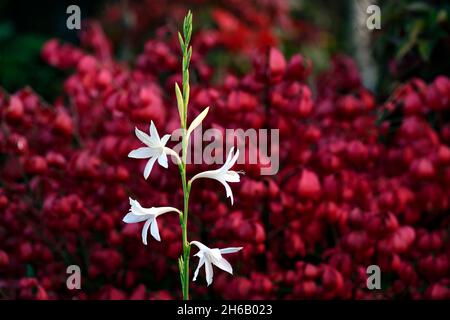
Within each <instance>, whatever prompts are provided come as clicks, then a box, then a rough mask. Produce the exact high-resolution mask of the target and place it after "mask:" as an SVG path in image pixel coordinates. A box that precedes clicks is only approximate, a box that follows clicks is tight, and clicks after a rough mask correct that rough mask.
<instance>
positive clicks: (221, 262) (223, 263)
mask: <svg viewBox="0 0 450 320" xmlns="http://www.w3.org/2000/svg"><path fill="white" fill-rule="evenodd" d="M214 264H215V265H216V266H217V267H218V268H220V269H222V270H223V271H226V272H228V273H231V274H233V268H232V267H231V264H230V263H229V262H228V261H227V260H225V259H224V258H222V257H220V259H218V260H216V261H214Z"/></svg>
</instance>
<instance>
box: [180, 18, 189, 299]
mask: <svg viewBox="0 0 450 320" xmlns="http://www.w3.org/2000/svg"><path fill="white" fill-rule="evenodd" d="M191 33H192V13H191V12H190V11H189V13H188V14H187V15H186V17H185V18H184V23H183V34H184V40H183V38H182V37H181V34H179V38H180V46H181V51H182V52H183V61H182V74H183V84H182V85H183V88H182V90H183V93H182V97H183V106H182V109H183V110H182V112H180V118H181V119H180V123H181V128H182V129H183V140H182V153H181V163H180V164H179V169H180V175H181V182H182V185H183V198H184V199H183V204H184V208H183V215H182V216H180V225H181V233H182V246H183V255H182V257H180V260H179V268H180V280H181V289H182V292H183V299H184V300H189V280H190V275H189V256H190V252H191V245H190V243H189V240H188V234H187V224H188V212H189V193H190V191H191V186H190V183H187V181H186V159H187V147H188V143H189V141H188V137H187V136H186V129H187V109H188V103H189V91H190V89H189V62H190V60H191V55H192V48H190V47H189V41H190V38H191ZM179 107H180V106H179Z"/></svg>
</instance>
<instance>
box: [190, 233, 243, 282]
mask: <svg viewBox="0 0 450 320" xmlns="http://www.w3.org/2000/svg"><path fill="white" fill-rule="evenodd" d="M191 244H194V245H196V246H197V247H198V249H199V251H198V252H197V253H196V254H195V256H197V257H199V259H200V260H199V262H198V266H197V269H195V272H194V278H193V279H192V280H193V281H195V280H197V276H198V272H199V270H200V268H201V267H202V266H203V265H205V272H206V283H207V284H208V286H209V285H210V284H211V283H212V282H213V268H212V265H213V264H214V265H215V266H217V267H218V268H220V269H222V270H224V271H226V272H228V273H230V274H233V268H232V267H231V265H230V263H229V262H228V261H227V260H225V259H224V258H223V257H222V254H228V253H234V252H238V251H240V250H241V249H242V247H234V248H233V247H231V248H224V249H218V248H212V249H211V248H208V247H207V246H205V245H204V244H203V243H200V242H198V241H191Z"/></svg>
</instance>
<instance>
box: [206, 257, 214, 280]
mask: <svg viewBox="0 0 450 320" xmlns="http://www.w3.org/2000/svg"><path fill="white" fill-rule="evenodd" d="M205 272H206V283H207V284H208V286H209V285H210V284H211V283H212V282H213V268H212V264H211V262H210V261H208V260H207V259H205Z"/></svg>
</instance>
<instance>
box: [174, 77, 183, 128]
mask: <svg viewBox="0 0 450 320" xmlns="http://www.w3.org/2000/svg"><path fill="white" fill-rule="evenodd" d="M175 95H176V96H177V105H178V114H179V115H180V120H181V122H183V119H184V101H183V94H182V93H181V90H180V87H179V86H178V83H175Z"/></svg>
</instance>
